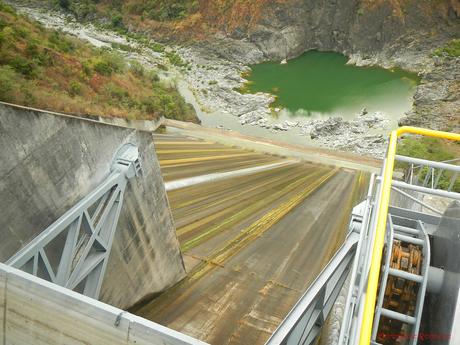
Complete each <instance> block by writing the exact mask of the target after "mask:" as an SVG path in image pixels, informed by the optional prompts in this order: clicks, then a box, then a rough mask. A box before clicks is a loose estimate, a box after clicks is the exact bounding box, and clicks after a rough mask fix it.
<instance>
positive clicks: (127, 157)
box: [7, 144, 141, 299]
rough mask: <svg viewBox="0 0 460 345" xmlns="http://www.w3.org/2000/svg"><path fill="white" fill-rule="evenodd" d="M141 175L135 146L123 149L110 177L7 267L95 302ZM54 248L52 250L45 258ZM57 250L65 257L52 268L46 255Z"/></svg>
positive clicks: (17, 255) (23, 250) (21, 251)
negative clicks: (127, 195) (126, 202)
mask: <svg viewBox="0 0 460 345" xmlns="http://www.w3.org/2000/svg"><path fill="white" fill-rule="evenodd" d="M140 172H141V166H140V162H139V151H138V148H137V146H135V145H132V144H125V145H123V146H122V147H121V148H120V149H119V150H118V151H117V152H116V154H115V155H114V158H113V161H112V166H111V169H110V173H109V175H108V176H107V178H106V179H105V180H104V181H103V182H102V183H101V184H100V185H99V186H97V187H96V188H95V189H94V190H93V191H92V192H91V193H89V194H88V195H87V196H86V197H85V198H83V199H82V200H81V201H79V202H78V203H77V204H76V205H75V206H74V207H72V208H71V209H70V210H69V211H67V212H66V213H65V214H64V215H63V216H61V217H60V218H59V219H58V220H57V221H55V222H54V223H53V224H51V225H50V226H49V227H48V228H47V229H45V230H44V231H43V232H42V233H41V234H39V235H38V236H37V237H36V238H34V239H33V240H32V241H31V242H30V243H28V244H27V245H26V246H25V247H24V248H22V249H21V250H20V251H18V252H17V253H16V254H15V255H13V256H12V257H11V258H10V259H9V260H8V261H7V264H8V265H10V266H12V267H14V268H19V269H22V270H24V271H26V272H28V273H31V274H33V275H35V276H38V277H40V278H44V279H46V280H49V281H51V282H53V283H55V284H58V285H60V286H63V287H66V288H69V289H71V290H76V291H78V292H81V293H83V294H85V295H86V296H89V297H92V298H96V299H97V298H98V297H99V293H100V289H101V286H102V281H103V278H104V274H105V270H106V268H107V263H108V259H109V256H110V251H111V247H112V242H113V238H114V235H115V230H116V227H117V224H118V219H119V217H120V211H121V208H122V205H123V195H124V192H125V189H126V186H127V184H128V182H129V180H130V179H132V178H134V177H135V176H137V175H138V174H139V173H140ZM62 236H65V239H64V240H63V239H62ZM51 244H52V245H53V246H54V247H53V250H54V251H53V252H51V253H48V254H47V249H48V248H49V247H48V246H50V245H51ZM59 246H60V247H62V248H63V249H62V254H61V255H60V257H58V258H55V260H54V263H55V265H54V266H55V268H53V264H52V262H51V261H50V259H49V257H48V255H52V256H56V254H57V253H56V250H55V248H56V247H59ZM47 247H48V248H47ZM56 260H57V262H56Z"/></svg>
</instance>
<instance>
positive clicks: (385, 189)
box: [359, 127, 460, 345]
mask: <svg viewBox="0 0 460 345" xmlns="http://www.w3.org/2000/svg"><path fill="white" fill-rule="evenodd" d="M405 133H411V134H419V135H423V136H428V137H434V138H440V139H449V140H457V141H460V134H456V133H448V132H440V131H433V130H430V129H422V128H415V127H400V128H399V129H397V130H395V131H393V132H392V133H391V136H390V143H389V146H388V154H387V162H386V166H385V171H383V176H382V177H383V178H382V194H381V195H382V198H381V200H380V206H379V209H378V214H377V226H376V230H375V241H374V248H373V252H372V261H371V266H370V270H369V279H368V283H367V292H366V300H365V304H364V314H363V322H362V326H361V334H360V340H359V345H369V343H370V341H371V332H372V324H373V321H374V310H375V301H376V297H377V287H378V282H379V275H380V266H381V261H382V252H383V245H384V242H385V231H386V226H387V217H388V207H389V203H390V192H391V184H392V181H393V169H394V164H395V156H396V144H397V140H398V137H399V136H401V135H402V134H405Z"/></svg>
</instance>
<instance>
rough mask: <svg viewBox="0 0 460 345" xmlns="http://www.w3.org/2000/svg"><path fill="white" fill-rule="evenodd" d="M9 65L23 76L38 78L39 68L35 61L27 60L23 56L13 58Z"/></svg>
mask: <svg viewBox="0 0 460 345" xmlns="http://www.w3.org/2000/svg"><path fill="white" fill-rule="evenodd" d="M8 64H9V65H10V66H11V67H13V68H14V69H15V70H16V72H18V73H21V74H23V75H24V76H26V77H28V78H34V77H36V76H37V73H38V71H37V66H36V64H35V62H34V61H32V60H30V59H26V58H24V57H22V56H21V55H16V56H15V57H13V58H12V59H11V60H10V61H9V62H8Z"/></svg>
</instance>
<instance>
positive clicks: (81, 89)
mask: <svg viewBox="0 0 460 345" xmlns="http://www.w3.org/2000/svg"><path fill="white" fill-rule="evenodd" d="M62 2H63V3H64V2H65V1H62ZM0 100H1V101H6V102H10V103H16V104H21V105H26V106H32V107H39V108H43V109H48V110H53V111H59V112H66V113H71V114H76V115H100V116H117V117H126V118H130V119H154V118H157V117H159V116H165V117H167V118H173V119H178V120H184V121H193V122H198V119H197V117H196V114H195V112H194V110H193V108H192V107H191V106H190V105H189V104H187V103H185V101H184V100H183V99H182V98H181V96H180V95H179V93H178V92H177V90H176V89H175V88H173V87H167V86H165V85H163V84H162V83H161V82H160V80H159V78H158V75H157V74H156V73H155V71H149V70H146V69H144V67H143V66H141V65H140V64H139V63H137V62H135V61H126V60H125V59H124V58H123V57H122V56H120V55H119V54H117V53H116V52H114V51H112V50H111V49H96V48H93V47H91V46H89V44H86V43H84V42H82V41H80V40H78V39H76V38H73V37H70V36H67V35H64V34H62V33H60V32H58V31H52V30H47V29H45V28H43V27H42V26H41V25H40V24H38V23H36V22H32V21H30V20H28V19H27V18H25V17H24V16H22V15H19V14H17V13H16V12H15V11H14V10H13V9H12V8H11V7H10V6H8V5H6V4H5V3H4V2H2V1H1V0H0Z"/></svg>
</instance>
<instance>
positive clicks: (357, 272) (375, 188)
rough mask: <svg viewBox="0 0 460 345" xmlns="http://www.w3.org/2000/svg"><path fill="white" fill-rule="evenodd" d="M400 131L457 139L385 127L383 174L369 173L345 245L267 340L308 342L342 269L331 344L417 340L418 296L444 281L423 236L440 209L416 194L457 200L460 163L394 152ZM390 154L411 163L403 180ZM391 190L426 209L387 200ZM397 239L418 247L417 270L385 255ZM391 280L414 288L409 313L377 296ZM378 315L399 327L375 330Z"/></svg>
mask: <svg viewBox="0 0 460 345" xmlns="http://www.w3.org/2000/svg"><path fill="white" fill-rule="evenodd" d="M404 133H412V134H418V135H425V136H431V137H437V138H443V139H450V140H456V141H459V140H460V135H459V134H453V133H444V132H437V131H431V130H425V129H417V128H412V127H402V128H400V129H398V130H397V131H395V132H393V133H392V134H391V138H390V144H389V148H388V154H387V158H386V159H385V161H384V165H383V169H382V173H381V175H380V176H372V179H371V183H370V187H369V192H368V196H367V199H366V201H364V202H363V203H361V204H360V205H358V206H357V207H355V209H354V211H353V215H352V220H351V222H350V231H349V235H348V237H347V239H346V241H345V244H344V245H343V246H342V248H341V249H340V250H339V252H338V253H337V254H336V256H334V258H333V259H332V260H331V261H330V263H329V264H328V266H327V267H326V268H325V269H324V270H323V272H322V273H321V274H320V276H319V277H318V278H317V279H316V281H315V282H314V284H312V286H311V287H310V288H309V289H308V290H307V292H306V293H305V295H304V296H303V297H302V299H301V300H300V301H299V303H298V304H297V305H296V307H295V308H294V309H293V310H292V311H291V312H290V314H289V315H288V316H287V318H286V319H285V320H284V321H283V323H282V324H281V325H280V327H279V328H278V329H277V331H276V332H275V333H274V334H273V336H272V337H271V338H270V340H269V341H268V342H267V344H270V345H274V344H313V343H315V341H316V339H317V336H318V335H319V334H320V329H321V327H322V326H323V324H324V322H325V320H326V318H327V316H328V313H329V311H330V310H331V305H332V304H333V303H334V301H335V298H336V297H337V294H338V293H337V291H338V290H340V288H342V286H343V282H344V281H345V277H346V275H347V274H348V272H350V286H349V287H348V293H347V294H348V295H347V301H346V304H345V310H344V313H343V321H342V325H341V329H340V336H339V338H338V339H337V342H338V344H358V343H359V344H360V345H368V344H380V343H379V341H383V343H384V344H395V343H397V344H406V343H407V344H411V345H412V344H416V343H417V341H418V338H419V331H420V327H421V320H422V315H423V307H424V300H425V295H426V293H431V294H434V295H437V294H442V291H441V288H440V287H441V286H443V284H444V283H445V278H444V274H445V272H444V270H443V269H442V267H436V266H433V260H431V250H430V238H433V236H432V235H433V233H434V232H435V231H436V229H438V227H439V225H440V223H441V219H442V218H441V215H442V212H440V211H439V210H437V209H436V208H434V207H432V206H431V205H428V204H427V203H425V202H424V201H423V196H424V195H436V196H440V197H443V198H446V199H448V200H451V201H455V200H457V201H458V200H460V193H457V192H454V191H453V186H454V184H455V182H456V181H457V179H458V176H459V172H460V166H458V165H455V164H452V163H456V162H457V161H458V160H453V161H449V162H442V163H441V162H432V161H427V160H423V159H417V158H412V157H405V156H398V155H396V143H397V138H398V137H399V136H401V135H402V134H404ZM395 161H399V162H403V163H406V164H408V165H409V166H410V169H409V173H408V174H407V178H406V180H405V181H404V182H403V181H396V180H393V169H394V164H395ZM422 170H423V171H428V173H427V174H426V176H427V177H423V178H421V173H420V172H421V171H422ZM446 172H448V174H449V176H451V177H450V181H449V183H448V185H447V187H446V188H444V189H441V186H440V184H439V181H440V177H441V176H442V175H443V174H444V173H446ZM391 191H393V192H396V193H398V194H400V195H401V196H402V197H403V198H407V199H408V200H409V201H410V202H411V203H414V204H419V205H420V206H421V207H422V208H425V209H427V210H429V211H431V213H433V214H427V213H424V212H415V211H413V210H410V209H405V208H401V207H397V205H390V192H391ZM358 234H359V239H357V237H358ZM449 235H450V236H454V238H453V240H455V238H456V236H458V234H457V233H454V232H453V234H449ZM430 236H431V237H430ZM434 240H435V241H436V237H434ZM401 243H403V244H405V245H408V246H409V247H410V248H414V252H415V253H417V252H418V251H419V252H420V253H421V255H420V256H419V257H418V258H419V259H420V261H419V267H418V272H419V273H417V274H414V273H411V272H408V271H406V270H402V269H398V268H395V267H394V262H392V261H391V258H392V255H394V252H395V251H398V248H396V247H395V245H396V246H399V245H400V244H401ZM384 253H385V255H384ZM455 254H456V253H455ZM456 255H457V254H456ZM350 257H351V258H352V259H349V258H350ZM382 257H383V260H382ZM411 259H412V258H411ZM438 266H439V265H438ZM390 281H391V282H395V281H396V282H397V283H398V284H406V285H405V286H410V287H411V289H412V290H411V291H414V293H415V294H414V296H413V305H412V306H411V308H408V309H407V310H410V312H407V313H402V312H398V311H395V308H392V307H391V306H392V305H391V303H390V304H389V303H384V300H385V298H386V297H385V295H387V294H388V291H389V290H388V286H389V284H390V283H389V282H390ZM379 286H380V290H379V289H378V287H379ZM378 291H379V293H378ZM453 293H454V294H457V291H456V290H455V289H454V292H453ZM454 297H455V298H456V295H455V296H454ZM389 306H390V307H389ZM382 320H385V322H386V323H388V322H389V323H390V324H395V323H398V322H399V323H400V324H402V325H403V328H402V329H403V331H402V332H401V334H386V333H385V332H380V334H379V327H382V324H383V321H382ZM388 320H390V321H388ZM450 321H452V320H450ZM447 322H448V321H446V323H447ZM385 337H386V338H385ZM392 337H393V338H392ZM382 339H383V340H382ZM400 341H402V342H400ZM452 344H453V343H452Z"/></svg>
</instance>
